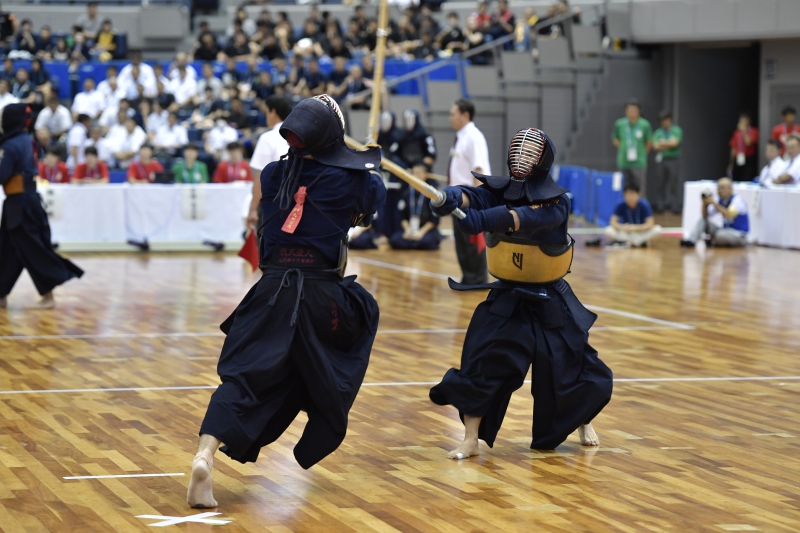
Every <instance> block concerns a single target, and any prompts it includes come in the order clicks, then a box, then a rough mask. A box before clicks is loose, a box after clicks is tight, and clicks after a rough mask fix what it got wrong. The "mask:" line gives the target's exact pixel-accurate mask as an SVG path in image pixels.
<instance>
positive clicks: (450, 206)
mask: <svg viewBox="0 0 800 533" xmlns="http://www.w3.org/2000/svg"><path fill="white" fill-rule="evenodd" d="M442 192H443V193H444V203H443V204H442V205H440V206H435V205H433V202H431V211H433V212H434V213H435V214H436V215H438V216H440V217H443V216H446V215H449V214H450V213H452V212H453V211H455V210H456V209H457V208H458V206H460V205H461V202H463V201H464V197H463V195H462V193H461V187H459V186H458V185H454V186H452V187H446V188H445V189H444V190H443V191H442Z"/></svg>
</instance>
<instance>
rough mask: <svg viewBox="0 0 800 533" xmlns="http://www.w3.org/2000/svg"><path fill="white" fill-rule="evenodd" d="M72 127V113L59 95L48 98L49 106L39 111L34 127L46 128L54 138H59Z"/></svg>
mask: <svg viewBox="0 0 800 533" xmlns="http://www.w3.org/2000/svg"><path fill="white" fill-rule="evenodd" d="M71 127H72V115H71V114H70V112H69V109H67V108H66V107H64V106H63V105H61V102H60V101H59V100H58V96H51V97H50V98H48V99H47V106H46V107H45V108H44V109H42V110H41V111H40V112H39V116H38V117H37V118H36V124H34V128H35V129H37V130H39V129H42V128H46V129H47V130H49V131H50V136H51V137H52V138H53V139H58V138H59V137H61V136H62V135H64V134H65V133H67V132H68V131H69V129H70V128H71Z"/></svg>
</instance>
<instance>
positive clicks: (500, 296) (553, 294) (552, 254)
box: [430, 128, 613, 459]
mask: <svg viewBox="0 0 800 533" xmlns="http://www.w3.org/2000/svg"><path fill="white" fill-rule="evenodd" d="M554 157H555V148H554V147H553V144H552V142H551V141H550V139H549V138H548V137H547V135H546V134H545V133H544V132H542V131H540V130H537V129H533V128H530V129H525V130H520V131H519V132H517V134H516V135H515V136H514V138H513V139H512V140H511V146H510V147H509V151H508V168H509V171H510V172H511V176H510V177H497V176H485V175H482V174H478V173H474V175H475V177H476V178H477V179H478V180H480V181H481V182H482V185H481V186H480V187H467V186H463V185H462V186H455V187H448V188H447V189H445V194H446V201H445V203H444V204H443V205H442V206H441V207H439V208H437V209H438V212H439V214H441V215H446V214H448V213H450V212H451V211H453V210H454V209H455V208H456V207H461V208H462V209H463V210H464V212H465V214H466V217H465V218H464V219H463V220H461V221H459V223H458V224H459V226H460V227H461V229H462V230H463V231H465V232H467V233H470V234H478V233H480V232H486V246H487V248H486V254H487V262H488V265H489V272H490V273H491V274H492V275H493V276H495V277H496V278H498V279H499V280H500V281H497V282H495V283H486V284H480V285H462V284H459V283H456V282H454V281H453V280H452V279H451V280H449V283H450V287H451V288H452V289H455V290H473V289H491V292H490V293H489V296H488V297H487V298H486V301H485V302H482V303H481V304H480V305H478V308H477V309H476V310H475V313H474V315H473V316H472V321H471V322H470V324H469V329H468V330H467V335H466V338H465V340H464V349H463V352H462V355H461V368H460V369H459V370H456V369H454V368H451V369H450V370H448V371H447V373H446V374H445V376H444V378H443V379H442V382H441V383H439V384H438V385H436V386H435V387H433V388H432V389H431V391H430V398H431V400H433V402H434V403H437V404H439V405H449V404H452V405H454V406H455V407H456V408H457V409H458V412H459V415H460V417H461V419H462V420H463V421H464V426H465V436H464V441H463V442H462V443H461V445H460V446H459V447H458V448H456V449H455V450H453V451H452V452H450V453H449V454H448V457H450V458H452V459H464V458H467V457H470V456H473V455H478V453H479V447H478V439H481V440H483V441H484V442H486V444H487V445H489V447H492V446H493V445H494V440H495V437H496V436H497V432H498V431H499V429H500V425H501V424H502V422H503V417H504V416H505V413H506V409H507V408H508V404H509V401H510V399H511V394H512V393H513V392H514V391H515V390H517V389H519V388H520V387H521V386H522V384H523V383H524V380H525V376H526V375H527V373H528V369H529V368H530V367H531V365H533V383H532V385H531V393H532V394H533V398H534V405H533V439H532V441H531V446H530V447H531V448H534V449H552V448H555V447H556V446H558V445H559V444H561V443H562V442H564V441H565V440H566V439H567V437H568V436H569V435H570V434H571V433H572V432H573V431H575V430H576V429H577V430H578V431H579V436H580V440H581V443H582V444H583V445H585V446H597V445H598V444H599V440H598V438H597V435H596V434H595V432H594V430H593V429H592V425H591V422H592V420H593V419H594V417H595V416H597V414H598V413H599V412H600V411H601V410H602V409H603V407H604V406H605V405H606V404H607V403H608V402H609V400H610V399H611V389H612V385H613V380H612V375H611V370H610V369H609V368H608V367H607V366H606V365H605V364H604V363H603V362H602V361H601V360H600V359H599V358H598V355H597V352H596V351H595V350H594V349H593V348H592V347H591V346H590V345H589V343H588V340H589V328H590V327H591V326H592V324H593V323H594V321H595V320H596V318H597V316H596V315H594V314H593V313H591V312H590V311H589V310H587V309H586V308H585V307H584V306H583V305H582V304H581V303H580V302H579V301H578V299H577V297H576V296H575V294H574V293H573V292H572V289H571V288H570V286H569V285H568V284H567V282H566V281H564V279H563V278H564V276H566V275H567V273H568V272H569V270H570V267H571V265H572V253H573V248H574V240H573V239H572V238H571V237H570V236H569V234H568V233H567V222H568V220H569V212H570V200H569V197H568V196H567V194H566V193H567V191H566V190H565V189H563V188H561V187H560V186H558V184H556V183H555V182H554V181H553V179H552V178H551V177H550V175H549V172H550V167H551V166H552V164H553V160H554Z"/></svg>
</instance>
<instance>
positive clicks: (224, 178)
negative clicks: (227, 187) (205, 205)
mask: <svg viewBox="0 0 800 533" xmlns="http://www.w3.org/2000/svg"><path fill="white" fill-rule="evenodd" d="M243 152H244V149H243V148H242V145H241V143H239V142H232V143H230V144H229V145H228V153H229V154H230V155H231V159H230V161H223V162H221V163H220V164H218V165H217V169H216V170H215V171H214V180H213V181H214V183H233V182H234V181H253V173H252V171H251V170H250V165H248V164H247V162H246V161H245V160H244V159H243Z"/></svg>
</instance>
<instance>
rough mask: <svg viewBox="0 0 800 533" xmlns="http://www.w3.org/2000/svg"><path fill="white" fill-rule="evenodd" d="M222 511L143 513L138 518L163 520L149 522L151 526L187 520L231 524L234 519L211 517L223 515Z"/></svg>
mask: <svg viewBox="0 0 800 533" xmlns="http://www.w3.org/2000/svg"><path fill="white" fill-rule="evenodd" d="M221 514H222V513H200V514H195V515H192V516H160V515H155V514H143V515H139V516H137V517H136V518H149V519H150V520H161V522H156V523H154V524H149V525H150V526H151V527H167V526H174V525H175V524H184V523H186V522H197V523H200V524H211V525H213V526H224V525H225V524H230V523H231V522H232V521H233V520H220V519H219V518H210V517H212V516H217V515H221Z"/></svg>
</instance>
